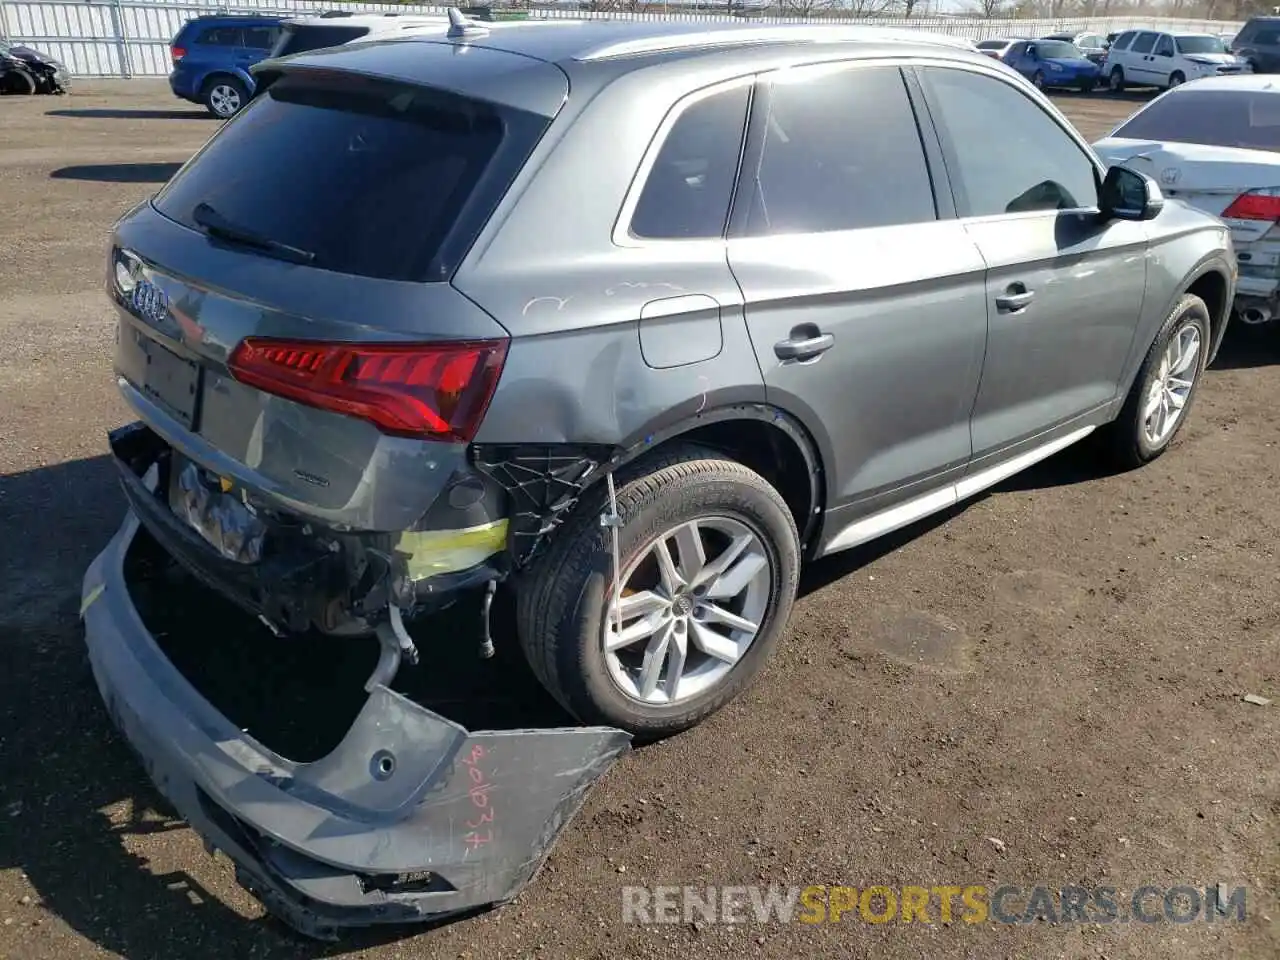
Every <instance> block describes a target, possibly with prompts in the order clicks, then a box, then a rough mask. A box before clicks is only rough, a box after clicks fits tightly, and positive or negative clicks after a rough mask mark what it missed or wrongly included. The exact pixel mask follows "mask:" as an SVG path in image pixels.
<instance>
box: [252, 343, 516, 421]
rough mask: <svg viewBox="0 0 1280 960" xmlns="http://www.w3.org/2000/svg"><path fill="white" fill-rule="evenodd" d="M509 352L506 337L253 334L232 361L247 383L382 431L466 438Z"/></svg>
mask: <svg viewBox="0 0 1280 960" xmlns="http://www.w3.org/2000/svg"><path fill="white" fill-rule="evenodd" d="M506 358H507V341H506V340H484V341H470V342H460V341H452V342H442V343H429V344H406V343H362V344H354V343H320V342H317V341H307V340H271V339H264V338H261V337H249V338H247V339H245V340H242V341H240V344H239V345H238V346H237V347H236V349H235V351H234V352H233V353H232V355H231V360H230V361H229V362H228V367H230V369H231V373H232V376H234V377H235V378H236V379H237V380H239V381H240V382H241V383H247V384H249V385H251V386H254V387H257V388H258V389H259V390H263V391H265V392H267V393H271V394H275V395H276V396H280V397H286V398H288V399H290V400H296V401H297V402H298V403H303V404H306V405H307V406H311V407H318V408H320V409H322V410H332V411H334V412H335V413H344V414H347V415H349V416H352V417H360V418H362V419H364V420H368V421H369V422H371V423H373V424H374V425H375V426H377V427H378V429H379V430H381V431H382V432H383V433H388V434H392V435H393V436H399V437H414V438H416V439H420V440H452V441H458V442H462V443H467V442H470V440H471V438H472V437H473V436H475V433H476V430H477V429H479V427H480V421H481V420H482V419H484V414H485V410H487V409H488V407H489V401H490V399H492V397H493V391H494V389H495V388H496V387H497V385H498V377H499V375H500V374H501V373H502V365H503V363H504V362H505V361H506Z"/></svg>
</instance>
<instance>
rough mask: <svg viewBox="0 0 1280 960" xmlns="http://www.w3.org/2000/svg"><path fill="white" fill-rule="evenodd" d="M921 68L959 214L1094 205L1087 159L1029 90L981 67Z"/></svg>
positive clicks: (1092, 171) (983, 214) (984, 214)
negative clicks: (979, 70)
mask: <svg viewBox="0 0 1280 960" xmlns="http://www.w3.org/2000/svg"><path fill="white" fill-rule="evenodd" d="M920 74H921V76H922V77H923V78H924V79H925V81H926V83H927V85H928V88H929V90H930V93H931V96H932V98H933V102H932V103H931V104H930V108H931V109H930V112H931V113H932V114H933V120H934V123H935V124H936V125H937V127H938V132H939V134H940V135H941V136H942V138H943V141H944V144H945V145H946V147H947V152H948V157H947V172H948V174H949V175H950V178H951V183H952V187H953V189H954V190H955V194H956V207H957V211H958V213H959V214H960V216H962V217H989V216H996V215H999V214H1008V213H1024V212H1027V211H1034V210H1075V209H1082V208H1092V207H1096V206H1097V203H1098V181H1097V174H1096V168H1095V166H1094V164H1093V162H1092V161H1091V160H1090V158H1089V157H1088V155H1087V154H1086V153H1085V152H1084V151H1083V150H1082V149H1081V148H1080V146H1079V144H1077V143H1076V141H1075V140H1074V139H1072V137H1071V136H1070V135H1069V134H1068V133H1067V132H1066V130H1064V129H1063V128H1062V127H1061V126H1060V125H1059V124H1058V123H1057V121H1055V120H1054V119H1053V117H1051V116H1050V115H1049V114H1048V113H1046V112H1045V111H1044V110H1043V109H1042V108H1041V107H1040V106H1039V105H1038V104H1036V103H1035V102H1034V101H1032V100H1031V99H1030V98H1029V97H1027V96H1025V95H1024V94H1022V93H1021V92H1020V91H1018V90H1017V89H1015V88H1014V87H1013V86H1011V85H1010V84H1008V83H1005V82H1004V81H1003V80H1000V79H997V78H996V77H993V76H988V75H986V74H980V73H974V72H970V71H967V70H957V69H950V68H944V67H928V68H924V69H921V71H920ZM935 105H936V108H937V109H936V110H934V109H933V107H934V106H935ZM993 125H994V126H993ZM997 130H998V131H999V132H998V133H997V132H996V131H997Z"/></svg>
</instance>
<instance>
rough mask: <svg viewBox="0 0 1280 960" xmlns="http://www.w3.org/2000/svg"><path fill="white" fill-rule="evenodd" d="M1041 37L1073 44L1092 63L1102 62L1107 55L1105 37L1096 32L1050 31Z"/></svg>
mask: <svg viewBox="0 0 1280 960" xmlns="http://www.w3.org/2000/svg"><path fill="white" fill-rule="evenodd" d="M1042 39H1044V40H1062V41H1063V42H1065V43H1070V44H1074V45H1075V47H1076V49H1077V50H1079V51H1080V52H1081V53H1083V54H1084V55H1085V56H1086V57H1088V58H1089V59H1090V60H1092V61H1093V62H1094V63H1099V64H1100V63H1102V61H1103V60H1104V59H1105V58H1106V56H1107V40H1106V37H1104V36H1102V35H1101V34H1098V33H1051V34H1049V35H1048V36H1047V37H1043V38H1042Z"/></svg>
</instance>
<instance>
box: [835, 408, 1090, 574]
mask: <svg viewBox="0 0 1280 960" xmlns="http://www.w3.org/2000/svg"><path fill="white" fill-rule="evenodd" d="M1095 429H1096V428H1095V427H1093V426H1088V427H1080V428H1079V429H1078V430H1073V431H1071V433H1068V434H1066V435H1065V436H1061V437H1059V438H1058V439H1056V440H1051V441H1049V442H1048V443H1045V444H1041V445H1040V446H1038V447H1033V448H1032V449H1030V450H1028V451H1027V452H1026V453H1020V454H1018V456H1016V457H1013V458H1012V459H1010V460H1004V461H1001V462H1000V463H997V464H996V465H995V466H992V467H987V468H986V469H985V470H979V471H978V472H977V473H975V474H973V475H972V476H969V477H963V478H961V479H960V480H958V481H957V482H955V483H952V484H948V485H947V486H945V487H943V488H942V489H941V490H933V491H931V492H929V493H926V494H924V495H923V496H919V497H915V498H914V499H912V500H908V501H907V502H906V503H900V504H898V505H897V506H895V507H890V508H889V509H888V510H881V511H880V512H879V513H873V514H872V515H871V516H869V517H863V518H862V519H861V520H855V521H854V522H853V523H851V524H849V525H848V526H847V527H845V528H844V529H843V530H841V531H840V532H839V533H838V534H836V535H835V536H834V537H833V538H832V540H831V542H830V543H829V544H827V546H826V548H825V549H824V550H823V551H822V553H821V554H819V556H823V557H825V556H827V555H828V554H831V553H839V552H840V551H841V550H848V549H849V548H850V547H856V546H858V544H860V543H866V542H868V541H869V540H875V539H876V538H877V537H881V536H884V535H885V534H886V533H892V532H893V531H894V530H898V529H901V528H902V527H905V526H908V525H909V524H912V523H915V522H916V521H917V520H922V519H924V518H925V517H927V516H929V515H931V514H934V513H939V512H940V511H942V510H946V509H947V508H948V507H953V506H955V505H956V504H957V503H959V502H960V501H961V500H967V499H969V498H970V497H972V496H973V495H974V494H976V493H981V492H982V491H983V490H986V489H987V488H988V487H994V486H995V485H996V484H997V483H999V482H1000V481H1001V480H1005V479H1008V478H1009V477H1011V476H1013V475H1014V474H1015V473H1021V472H1022V471H1023V470H1025V469H1027V467H1029V466H1031V465H1032V464H1036V463H1039V462H1040V461H1041V460H1044V459H1046V458H1048V457H1051V456H1053V455H1054V454H1055V453H1057V452H1058V451H1059V450H1063V449H1065V448H1067V447H1069V446H1071V444H1073V443H1075V442H1076V441H1077V440H1082V439H1084V438H1085V437H1087V436H1088V435H1089V434H1091V433H1093V431H1094V430H1095Z"/></svg>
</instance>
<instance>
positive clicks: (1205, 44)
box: [1177, 37, 1227, 53]
mask: <svg viewBox="0 0 1280 960" xmlns="http://www.w3.org/2000/svg"><path fill="white" fill-rule="evenodd" d="M1177 41H1178V52H1179V53H1226V52H1227V48H1226V46H1225V45H1224V44H1223V42H1222V40H1220V39H1219V38H1218V37H1178V38H1177Z"/></svg>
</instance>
